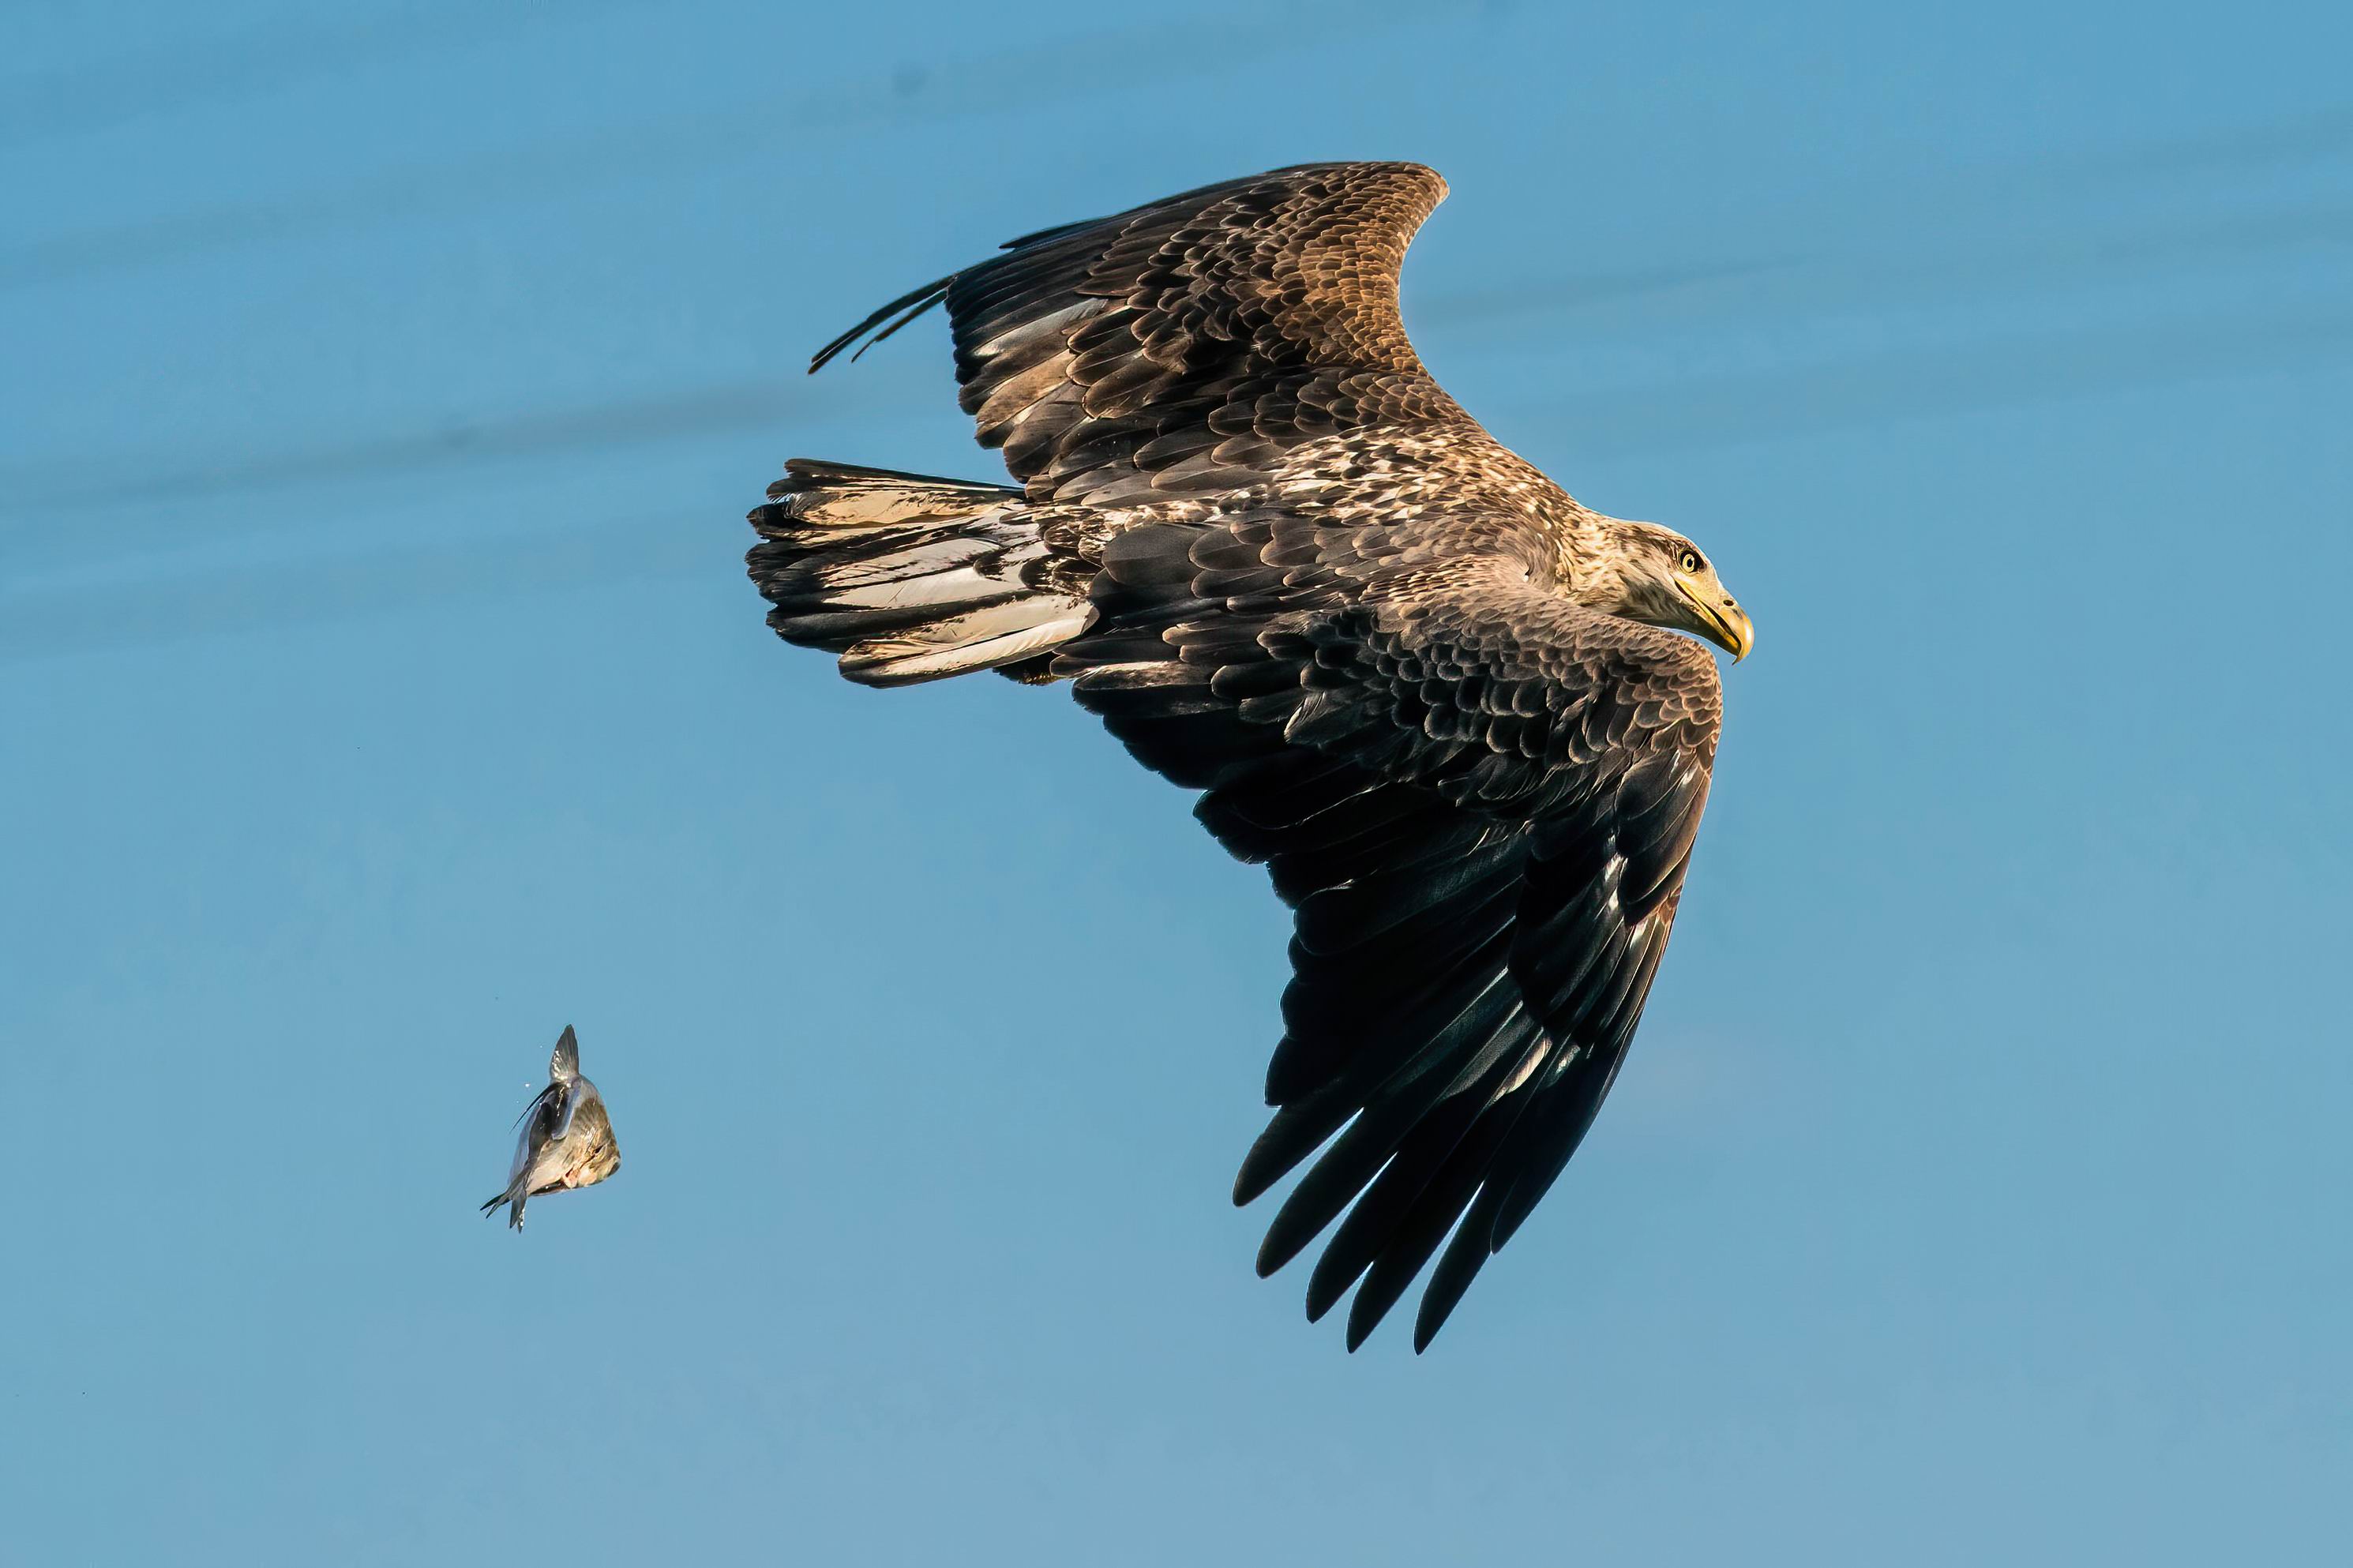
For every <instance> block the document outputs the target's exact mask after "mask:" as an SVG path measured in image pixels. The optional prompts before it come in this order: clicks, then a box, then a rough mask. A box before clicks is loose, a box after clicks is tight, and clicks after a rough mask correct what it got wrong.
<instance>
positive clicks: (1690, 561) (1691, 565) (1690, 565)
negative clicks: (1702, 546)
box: [1675, 550, 1700, 572]
mask: <svg viewBox="0 0 2353 1568" xmlns="http://www.w3.org/2000/svg"><path fill="white" fill-rule="evenodd" d="M1675 564H1676V565H1678V566H1680V567H1682V568H1683V570H1684V571H1686V572H1696V571H1698V570H1699V567H1700V560H1699V552H1698V551H1696V550H1686V551H1684V552H1683V553H1682V554H1681V555H1678V556H1676V557H1675Z"/></svg>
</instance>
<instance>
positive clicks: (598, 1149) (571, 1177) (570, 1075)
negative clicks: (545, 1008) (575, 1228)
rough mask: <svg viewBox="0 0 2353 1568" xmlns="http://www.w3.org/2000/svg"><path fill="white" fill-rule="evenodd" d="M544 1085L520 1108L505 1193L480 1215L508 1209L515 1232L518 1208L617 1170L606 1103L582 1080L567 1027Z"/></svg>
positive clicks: (615, 1146) (587, 1184)
mask: <svg viewBox="0 0 2353 1568" xmlns="http://www.w3.org/2000/svg"><path fill="white" fill-rule="evenodd" d="M547 1080H548V1081H547V1087H546V1088H545V1089H541V1090H540V1091H539V1093H538V1095H537V1096H536V1097H535V1098H534V1099H533V1100H532V1102H531V1103H530V1104H529V1105H528V1106H526V1107H524V1108H523V1113H522V1119H521V1120H522V1133H521V1135H520V1136H518V1137H517V1138H516V1140H515V1157H514V1168H513V1169H512V1171H510V1172H509V1173H508V1174H507V1184H506V1187H505V1190H503V1191H501V1192H500V1193H498V1194H494V1195H493V1196H492V1197H491V1200H490V1201H489V1202H488V1203H486V1204H484V1205H482V1212H483V1213H484V1214H492V1213H495V1212H497V1209H498V1206H499V1205H501V1204H504V1205H507V1224H509V1225H510V1226H513V1227H514V1228H515V1229H516V1230H521V1229H522V1205H524V1203H525V1202H526V1201H528V1200H529V1199H532V1198H535V1197H537V1196H539V1195H540V1194H542V1193H560V1192H563V1191H564V1190H565V1189H566V1188H568V1187H593V1186H595V1185H596V1184H597V1183H599V1182H601V1181H603V1180H604V1179H605V1178H606V1177H607V1176H609V1175H611V1174H612V1173H614V1172H616V1171H617V1170H619V1169H620V1168H621V1148H620V1145H619V1144H617V1143H616V1142H613V1119H612V1118H611V1117H610V1116H608V1115H607V1114H606V1113H605V1097H604V1096H603V1095H601V1094H598V1093H597V1092H596V1085H595V1084H593V1083H590V1082H589V1081H588V1080H587V1079H585V1078H582V1077H581V1076H580V1042H579V1040H578V1039H577V1038H576V1037H574V1035H573V1033H572V1026H571V1025H569V1024H566V1025H565V1026H564V1034H563V1036H562V1037H560V1038H559V1039H557V1041H556V1042H555V1054H554V1056H552V1057H550V1058H548V1061H547Z"/></svg>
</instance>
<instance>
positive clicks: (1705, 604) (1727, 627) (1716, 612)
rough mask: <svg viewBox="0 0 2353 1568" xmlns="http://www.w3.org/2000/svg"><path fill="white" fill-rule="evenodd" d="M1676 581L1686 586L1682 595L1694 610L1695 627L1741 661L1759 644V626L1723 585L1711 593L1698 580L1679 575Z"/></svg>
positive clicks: (1733, 657) (1680, 585)
mask: <svg viewBox="0 0 2353 1568" xmlns="http://www.w3.org/2000/svg"><path fill="white" fill-rule="evenodd" d="M1675 585H1676V586H1677V587H1679V588H1681V589H1682V590H1683V599H1684V601H1685V602H1686V603H1688V604H1689V605H1691V607H1692V610H1693V612H1694V623H1695V624H1694V626H1692V628H1691V629H1692V630H1694V631H1695V632H1697V633H1698V634H1699V635H1700V636H1702V637H1705V638H1706V639H1707V640H1708V641H1710V642H1712V643H1714V644H1715V646H1716V647H1720V648H1722V649H1724V651H1725V652H1726V653H1728V654H1730V655H1731V656H1732V662H1733V663H1735V664H1738V663H1739V662H1740V661H1741V660H1742V659H1744V658H1747V657H1748V650H1749V649H1750V648H1752V647H1756V646H1757V628H1756V627H1755V626H1751V625H1749V623H1748V612H1747V611H1746V610H1744V609H1742V608H1741V607H1740V606H1739V605H1736V604H1734V603H1733V602H1732V599H1731V596H1730V595H1726V594H1725V592H1724V591H1723V590H1722V589H1720V588H1719V589H1717V590H1716V591H1715V594H1713V595H1710V594H1708V593H1706V592H1705V591H1704V590H1703V589H1701V588H1699V587H1697V586H1696V585H1695V584H1692V583H1690V582H1687V581H1683V580H1681V579H1678V580H1677V582H1676V584H1675Z"/></svg>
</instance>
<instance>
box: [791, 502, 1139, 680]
mask: <svg viewBox="0 0 2353 1568" xmlns="http://www.w3.org/2000/svg"><path fill="white" fill-rule="evenodd" d="M751 521H752V526H753V527H754V528H756V529H758V530H759V531H760V537H761V539H762V540H763V541H764V542H762V543H760V544H758V545H755V546H754V547H753V550H752V552H751V553H750V554H749V555H748V556H746V557H745V561H746V563H747V564H748V566H749V568H750V571H751V575H752V580H753V581H754V583H756V584H759V586H760V592H761V593H762V594H763V595H765V596H766V597H767V600H768V602H769V603H770V604H772V605H775V606H776V608H775V609H774V610H773V611H771V612H770V613H769V616H768V625H769V626H773V627H775V628H776V635H777V636H778V637H783V638H784V639H785V640H786V642H789V643H797V644H798V645H799V646H801V647H821V648H824V649H826V650H827V651H828V652H830V653H837V654H839V655H840V656H841V673H842V674H843V675H845V676H848V677H849V679H852V680H855V681H857V682H859V683H860V684H861V685H865V686H905V685H909V684H912V683H913V682H915V681H920V680H936V679H940V678H941V677H943V676H949V675H962V674H964V673H965V671H966V670H973V669H999V668H1007V667H1008V666H1016V667H1020V668H1008V669H1007V673H1008V674H1016V675H1024V676H1026V675H1028V674H1029V673H1031V672H1033V671H1041V670H1042V668H1043V664H1044V661H1043V660H1042V659H1040V658H1039V656H1040V655H1042V654H1046V653H1049V652H1050V651H1051V650H1052V649H1053V648H1055V647H1059V646H1060V645H1061V644H1063V643H1065V642H1068V641H1069V640H1070V639H1071V638H1072V637H1077V636H1078V635H1079V634H1080V633H1082V632H1083V631H1085V630H1086V629H1087V627H1088V626H1090V625H1091V624H1092V622H1093V620H1094V616H1095V610H1094V607H1093V605H1092V604H1090V603H1089V601H1088V599H1087V596H1086V593H1085V590H1084V588H1083V587H1081V586H1076V585H1073V584H1069V583H1067V582H1064V583H1057V582H1055V581H1054V580H1053V577H1052V574H1053V570H1054V566H1055V558H1054V557H1053V555H1052V553H1051V552H1050V551H1049V550H1048V548H1047V546H1046V543H1045V541H1044V540H1043V539H1042V538H1040V537H1039V531H1038V526H1037V523H1036V521H1035V519H1034V518H1033V517H1032V516H1031V514H1030V510H1029V502H1028V500H1026V498H1025V497H1024V496H1023V494H1022V492H1021V491H1020V490H1018V489H1009V488H1008V487H1007V486H1004V485H991V484H976V483H973V482H971V481H969V480H965V479H932V478H929V477H926V476H924V475H922V474H901V473H893V472H892V471H890V470H889V469H886V468H853V467H851V466H850V465H849V464H846V463H825V462H818V461H816V460H814V459H812V458H794V459H793V460H792V461H790V462H788V463H786V465H785V477H784V478H783V479H779V480H777V481H776V483H775V484H773V485H770V486H769V487H768V503H767V504H766V505H765V506H762V507H755V508H754V509H753V511H752V513H751Z"/></svg>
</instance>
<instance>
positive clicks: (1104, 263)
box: [809, 163, 1476, 506]
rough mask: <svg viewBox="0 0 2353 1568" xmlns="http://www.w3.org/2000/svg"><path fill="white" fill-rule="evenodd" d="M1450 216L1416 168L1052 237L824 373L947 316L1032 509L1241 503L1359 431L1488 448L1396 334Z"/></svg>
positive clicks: (992, 265)
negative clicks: (933, 313) (1311, 445)
mask: <svg viewBox="0 0 2353 1568" xmlns="http://www.w3.org/2000/svg"><path fill="white" fill-rule="evenodd" d="M1445 195H1446V182H1445V181H1443V180H1441V179H1440V178H1439V177H1438V175H1437V174H1436V173H1435V172H1434V171H1432V170H1430V169H1425V168H1423V167H1421V166H1420V165H1419V164H1418V163H1322V164H1307V165H1303V166H1301V167H1299V168H1295V169H1279V170H1276V171H1275V172H1273V173H1272V174H1261V175H1258V176H1256V177H1254V178H1251V179H1246V180H1233V181H1229V182H1227V183H1225V184H1217V185H1208V186H1205V187H1203V188H1202V189H1200V190H1198V191H1191V192H1187V193H1186V194H1185V195H1179V196H1171V197H1169V198H1168V199H1166V201H1159V202H1155V203H1153V204H1152V205H1149V206H1145V207H1139V208H1137V209H1136V210H1134V212H1129V213H1123V214H1121V215H1119V216H1115V217H1107V218H1098V219H1095V220H1093V221H1092V222H1088V223H1079V224H1069V225H1065V226H1062V227H1060V228H1051V229H1047V230H1044V231H1043V232H1041V233H1039V234H1033V235H1029V236H1025V237H1022V238H1020V239H1017V240H1013V241H1010V242H1009V243H1008V245H1007V247H1006V250H1005V254H1003V255H1001V256H997V257H993V258H990V259H988V260H987V261H984V262H981V263H979V264H978V265H976V266H974V267H969V268H965V270H963V271H961V272H958V273H955V274H953V275H952V276H950V277H947V278H943V279H939V280H938V281H937V282H934V283H929V284H926V285H924V286H923V288H921V289H916V290H914V291H913V293H910V294H907V295H903V296H902V297H901V298H900V299H897V300H892V302H891V303H890V304H888V305H885V306H883V307H882V308H881V310H877V311H875V312H874V313H873V314H872V315H871V316H869V317H868V318H867V319H866V320H865V321H861V322H860V323H859V324H858V325H857V326H855V327H853V328H851V329H850V330H849V331H847V332H844V333H843V334H842V335H841V336H840V337H839V338H836V339H835V340H834V341H833V342H830V343H828V344H827V345H826V346H825V347H824V348H823V349H821V350H819V351H818V354H817V356H816V358H815V359H813V360H812V361H811V362H810V364H809V368H810V370H812V371H815V370H818V369H820V368H822V367H823V366H824V365H825V364H826V363H827V362H828V361H829V360H831V359H832V358H833V357H834V356H835V355H836V354H839V353H841V352H842V351H843V350H844V349H846V348H849V346H850V345H851V344H853V343H858V342H860V340H861V339H864V340H867V342H869V343H870V344H871V342H881V340H882V339H883V338H886V337H888V336H890V335H891V334H892V332H895V331H898V330H899V329H900V328H901V327H902V326H904V325H906V324H907V322H909V321H913V320H914V319H915V318H916V317H917V316H920V315H922V314H923V312H924V311H925V310H930V309H931V308H932V307H933V306H934V305H937V304H939V303H941V302H942V301H945V302H946V305H947V308H948V318H949V321H950V323H951V326H952V329H953V331H954V334H955V367H956V380H957V382H958V384H960V386H961V387H962V389H963V390H962V395H961V398H960V401H961V402H962V404H963V405H964V409H965V413H967V414H970V415H972V416H974V418H975V420H976V423H977V426H978V430H977V434H978V437H979V440H980V444H981V445H982V446H984V447H1002V448H1003V450H1004V455H1005V465H1006V467H1007V468H1009V469H1011V470H1012V473H1013V477H1014V478H1015V479H1020V480H1022V481H1023V482H1024V483H1025V484H1026V485H1027V486H1028V489H1029V495H1030V497H1031V498H1032V499H1033V500H1063V501H1085V502H1088V503H1090V504H1092V505H1095V506H1105V505H1117V504H1120V503H1121V502H1123V501H1134V500H1143V501H1152V500H1166V499H1169V498H1172V497H1176V496H1182V495H1203V494H1210V493H1214V492H1217V491H1221V490H1227V489H1233V488H1236V487H1238V486H1246V485H1249V484H1251V483H1253V482H1256V481H1257V480H1259V479H1263V478H1264V477H1265V473H1266V469H1267V467H1268V465H1269V464H1270V462H1271V460H1272V459H1273V458H1275V457H1276V455H1277V454H1278V453H1280V452H1281V451H1282V450H1283V449H1285V448H1287V447H1293V446H1296V445H1298V444H1299V443H1301V442H1303V441H1308V440H1314V439H1317V438H1319V437H1327V436H1331V435H1334V434H1335V433H1338V432H1340V431H1343V430H1352V429H1365V428H1368V427H1371V426H1388V427H1399V426H1429V425H1432V424H1460V425H1463V426H1470V427H1471V428H1472V429H1475V428H1476V426H1472V425H1471V421H1470V419H1469V417H1468V416H1465V415H1464V414H1463V413H1462V411H1461V409H1460V408H1459V407H1457V406H1456V405H1455V404H1454V402H1453V400H1452V399H1451V398H1449V397H1448V396H1447V395H1445V393H1443V392H1441V391H1440V390H1439V387H1438V385H1437V384H1436V383H1435V382H1433V381H1431V380H1430V376H1429V374H1428V373H1427V372H1425V371H1424V370H1423V369H1422V367H1421V362H1420V360H1419V359H1418V358H1416V357H1415V354H1414V352H1413V345H1412V344H1411V343H1410V342H1408V341H1407V340H1406V334H1405V325H1404V322H1403V321H1402V320H1401V319H1400V318H1399V316H1398V267H1399V266H1400V264H1402V263H1403V261H1404V260H1405V252H1406V246H1407V245H1408V244H1409V242H1410V241H1411V240H1412V238H1413V234H1414V231H1415V230H1416V229H1417V228H1419V227H1420V226H1421V223H1422V220H1423V219H1424V218H1426V217H1428V216H1430V212H1431V210H1432V209H1433V208H1435V207H1436V206H1437V205H1438V204H1439V202H1440V199H1442V198H1443V197H1444V196H1445ZM858 352H859V353H863V352H865V351H864V349H863V348H860V350H859V351H858Z"/></svg>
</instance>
